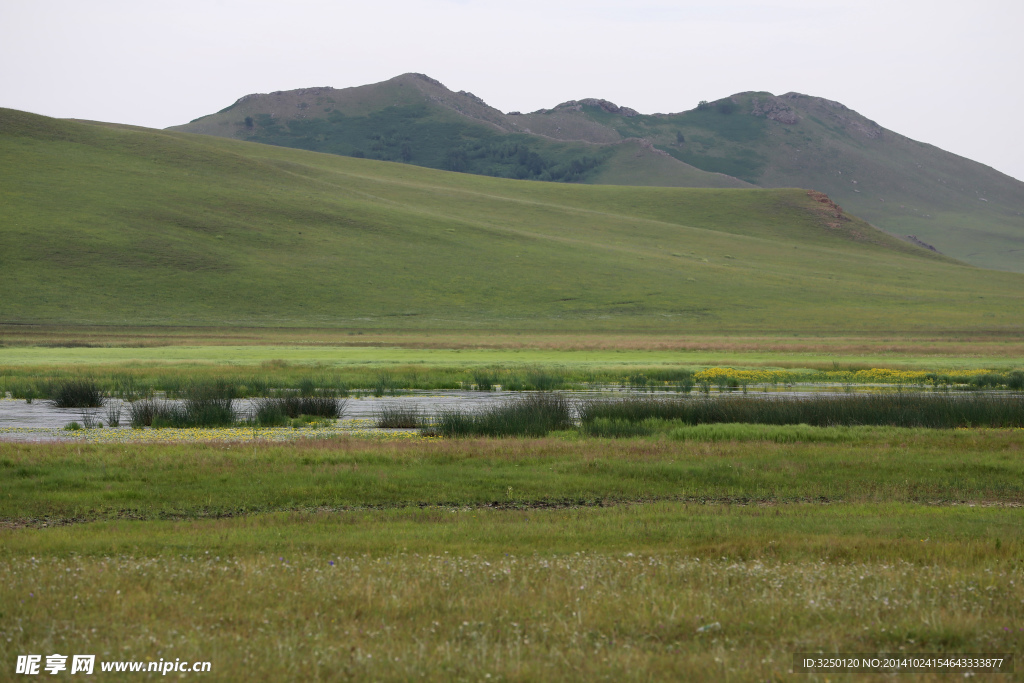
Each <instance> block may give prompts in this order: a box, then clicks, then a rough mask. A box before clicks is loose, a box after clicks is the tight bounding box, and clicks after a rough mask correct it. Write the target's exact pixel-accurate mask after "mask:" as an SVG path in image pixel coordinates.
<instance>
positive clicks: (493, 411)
mask: <svg viewBox="0 0 1024 683" xmlns="http://www.w3.org/2000/svg"><path fill="white" fill-rule="evenodd" d="M572 426H573V420H572V404H571V402H570V401H569V399H567V398H566V397H564V396H560V395H558V394H548V393H543V394H533V395H529V396H524V397H521V398H517V399H515V400H513V401H508V402H506V403H502V404H499V405H494V406H488V407H487V408H484V409H483V410H481V411H479V412H467V411H463V410H460V409H458V408H455V409H450V410H441V411H439V412H438V413H437V416H436V417H435V419H434V423H433V424H432V425H431V426H429V427H425V428H424V430H423V431H424V434H427V435H435V436H446V437H458V436H544V435H545V434H547V433H548V432H550V431H553V430H559V429H569V428H571V427H572Z"/></svg>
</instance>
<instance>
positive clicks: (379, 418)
mask: <svg viewBox="0 0 1024 683" xmlns="http://www.w3.org/2000/svg"><path fill="white" fill-rule="evenodd" d="M373 422H374V425H375V426H376V427H378V428H380V429H418V428H420V427H423V426H424V425H425V424H426V422H427V417H426V415H425V414H424V413H423V411H422V410H420V409H419V408H417V407H416V406H405V405H400V404H397V403H391V404H386V405H383V406H380V407H379V408H377V409H376V410H374V413H373Z"/></svg>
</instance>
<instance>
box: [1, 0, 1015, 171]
mask: <svg viewBox="0 0 1024 683" xmlns="http://www.w3.org/2000/svg"><path fill="white" fill-rule="evenodd" d="M1022 26H1024V2H1020V0H973V1H972V2H964V1H962V0H961V1H957V2H948V1H946V0H921V1H919V0H887V1H878V0H767V1H765V2H757V1H754V0H732V1H731V0H721V1H719V2H713V1H710V0H709V1H707V2H692V1H689V0H683V1H679V2H671V1H669V0H632V1H629V0H586V1H584V0H517V1H516V2H488V1H484V0H377V1H376V2H368V1H366V0H362V1H360V2H344V1H342V2H327V1H326V0H291V1H290V2H281V0H274V1H273V2H270V1H267V0H203V1H201V2H198V1H195V0H177V1H175V2H166V1H165V2H150V1H148V0H130V1H124V2H120V1H116V0H93V1H89V0H0V106H3V107H11V108H15V109H24V110H28V111H32V112H36V113H39V114H46V115H48V116H57V117H72V118H83V119H96V120H102V121H115V122H120V123H132V124H136V125H142V126H150V127H153V128H163V127H166V126H171V125H175V124H179V123H186V122H188V121H190V120H191V119H194V118H197V117H199V116H203V115H205V114H209V113H212V112H215V111H218V110H220V109H223V108H224V107H226V106H228V105H229V104H231V103H232V102H234V101H235V100H236V99H238V98H239V97H241V96H242V95H246V94H248V93H252V92H270V91H274V90H291V89H293V88H302V87H309V86H322V85H329V86H333V87H335V88H344V87H349V86H356V85H364V84H367V83H375V82H378V81H382V80H386V79H388V78H391V77H393V76H397V75H398V74H401V73H405V72H409V71H418V72H421V73H425V74H427V75H429V76H432V77H433V78H436V79H438V80H440V81H441V82H442V83H444V84H445V85H446V86H448V87H449V88H451V89H452V90H469V91H471V92H473V93H475V94H476V95H478V96H479V97H481V98H483V99H484V100H485V101H486V102H487V103H489V104H491V105H492V106H495V107H497V108H498V109H501V110H502V111H509V110H519V111H524V112H525V111H533V110H536V109H540V108H546V107H551V106H554V105H555V104H558V103H559V102H563V101H565V100H569V99H579V98H583V97H601V98H604V99H608V100H611V101H613V102H615V103H617V104H620V105H626V106H629V107H633V108H634V109H637V110H639V111H640V112H642V113H645V114H647V113H654V112H676V111H683V110H686V109H691V108H693V107H694V106H696V104H697V102H699V101H700V100H704V99H706V100H715V99H718V98H720V97H724V96H726V95H730V94H733V93H735V92H741V91H745V90H763V91H770V92H773V93H775V94H777V95H778V94H782V93H785V92H789V91H797V92H802V93H806V94H810V95H818V96H821V97H827V98H829V99H833V100H838V101H840V102H842V103H843V104H845V105H847V106H848V107H850V108H852V109H855V110H857V111H859V112H860V113H862V114H864V115H865V116H867V117H868V118H871V119H874V120H875V121H877V122H878V123H879V124H881V125H882V126H885V127H886V128H889V129H891V130H894V131H896V132H898V133H902V134H904V135H907V136H909V137H911V138H914V139H916V140H920V141H922V142H928V143H931V144H934V145H937V146H939V147H942V148H943V149H946V150H948V151H950V152H954V153H956V154H960V155H962V156H966V157H969V158H971V159H974V160H976V161H979V162H982V163H984V164H988V165H990V166H993V167H995V168H996V169H998V170H1000V171H1002V172H1004V173H1007V174H1010V175H1012V176H1014V177H1016V178H1020V179H1024V155H1022V154H1021V152H1022V147H1024V146H1022V144H1021V139H1022V138H1021V135H1020V131H1019V126H1020V118H1021V112H1022V111H1024V89H1022V88H1021V87H1020V83H1021V70H1022V67H1024V39H1022V38H1021V35H1020V34H1021V27H1022Z"/></svg>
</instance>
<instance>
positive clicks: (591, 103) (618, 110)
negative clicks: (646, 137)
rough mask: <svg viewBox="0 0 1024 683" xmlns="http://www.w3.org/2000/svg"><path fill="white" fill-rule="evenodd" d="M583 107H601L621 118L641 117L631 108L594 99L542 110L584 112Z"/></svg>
mask: <svg viewBox="0 0 1024 683" xmlns="http://www.w3.org/2000/svg"><path fill="white" fill-rule="evenodd" d="M583 107H600V108H601V111H604V112H607V113H609V114H618V115H619V116H627V117H629V116H639V115H640V112H638V111H637V110H635V109H630V108H629V107H620V106H619V105H617V104H615V103H614V102H609V101H608V100H599V99H595V98H593V97H588V98H586V99H583V100H569V101H568V102H562V103H561V104H560V105H558V106H557V107H555V108H554V109H545V110H542V113H545V114H549V113H551V112H555V111H565V110H567V109H568V110H570V111H583Z"/></svg>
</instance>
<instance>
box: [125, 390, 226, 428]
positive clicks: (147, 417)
mask: <svg viewBox="0 0 1024 683" xmlns="http://www.w3.org/2000/svg"><path fill="white" fill-rule="evenodd" d="M182 391H183V393H184V395H185V399H184V401H182V402H180V403H171V402H164V401H157V400H155V399H144V400H141V401H134V402H132V403H129V404H128V412H129V415H130V417H131V424H132V427H136V428H138V427H228V426H231V425H234V424H235V423H237V422H238V415H237V414H236V413H235V409H234V399H235V395H236V393H237V387H236V386H235V385H233V384H230V383H228V382H225V381H223V380H220V381H214V382H209V383H200V384H193V385H191V386H188V387H185V388H184V389H183V390H182Z"/></svg>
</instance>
